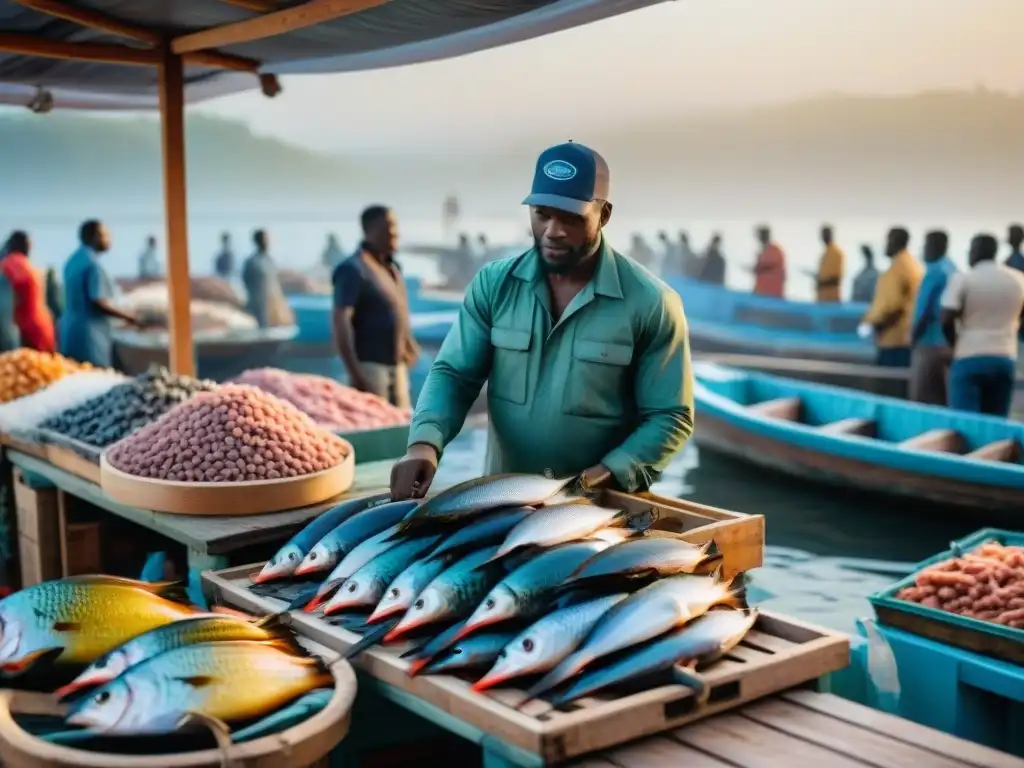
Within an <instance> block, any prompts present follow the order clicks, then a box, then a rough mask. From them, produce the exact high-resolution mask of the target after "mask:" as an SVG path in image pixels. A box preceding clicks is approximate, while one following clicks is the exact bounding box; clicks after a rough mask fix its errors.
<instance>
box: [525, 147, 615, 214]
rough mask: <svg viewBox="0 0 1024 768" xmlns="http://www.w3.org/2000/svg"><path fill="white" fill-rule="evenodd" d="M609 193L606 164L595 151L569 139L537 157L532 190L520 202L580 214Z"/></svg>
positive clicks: (609, 184)
mask: <svg viewBox="0 0 1024 768" xmlns="http://www.w3.org/2000/svg"><path fill="white" fill-rule="evenodd" d="M610 192H611V178H610V175H609V173H608V163H606V162H605V161H604V158H603V157H601V156H600V155H599V154H597V152H595V151H594V150H592V149H590V147H585V146H583V145H582V144H576V143H574V142H572V141H570V142H568V143H567V144H559V145H558V146H557V147H551V149H545V150H544V151H543V152H542V153H541V155H540V157H539V158H537V169H536V170H535V171H534V172H533V189H532V190H531V191H530V196H529V197H527V198H526V199H525V200H523V205H543V206H547V207H549V208H557V209H558V210H560V211H568V212H569V213H575V214H583V213H585V212H586V210H587V206H588V205H589V204H590V203H591V202H593V201H594V200H607V199H608V196H609V194H610Z"/></svg>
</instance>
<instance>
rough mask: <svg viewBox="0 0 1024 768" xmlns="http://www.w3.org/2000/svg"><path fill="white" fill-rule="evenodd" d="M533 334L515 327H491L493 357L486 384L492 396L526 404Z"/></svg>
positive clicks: (518, 403)
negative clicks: (489, 375)
mask: <svg viewBox="0 0 1024 768" xmlns="http://www.w3.org/2000/svg"><path fill="white" fill-rule="evenodd" d="M532 338H533V334H532V333H531V332H530V331H526V330H518V329H515V328H491V346H492V347H493V348H494V357H493V361H492V363H491V377H490V379H489V380H488V382H487V391H488V393H489V397H492V398H495V399H497V400H506V401H508V402H510V403H516V404H517V405H523V404H524V403H525V402H526V384H527V381H528V374H529V360H530V342H531V341H532Z"/></svg>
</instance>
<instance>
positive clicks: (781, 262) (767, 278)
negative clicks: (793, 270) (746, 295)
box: [750, 226, 786, 299]
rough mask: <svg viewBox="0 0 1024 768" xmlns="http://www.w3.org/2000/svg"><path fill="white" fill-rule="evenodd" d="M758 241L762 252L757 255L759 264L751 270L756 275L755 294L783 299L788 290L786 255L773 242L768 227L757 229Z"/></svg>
mask: <svg viewBox="0 0 1024 768" xmlns="http://www.w3.org/2000/svg"><path fill="white" fill-rule="evenodd" d="M757 240H758V242H759V243H760V244H761V252H760V253H759V254H758V255H757V263H756V264H755V265H754V266H753V267H751V268H750V271H751V272H753V273H754V293H756V294H757V295H758V296H774V297H775V298H779V299H781V298H782V295H783V293H785V288H786V254H785V253H783V252H782V249H781V248H780V247H779V246H778V245H776V244H775V243H774V242H772V232H771V230H770V229H768V227H763V226H762V227H758V228H757Z"/></svg>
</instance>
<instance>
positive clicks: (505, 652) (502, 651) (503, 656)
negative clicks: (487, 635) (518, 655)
mask: <svg viewBox="0 0 1024 768" xmlns="http://www.w3.org/2000/svg"><path fill="white" fill-rule="evenodd" d="M506 656H508V652H507V651H506V650H505V649H504V648H502V649H501V653H499V654H498V658H499V659H504V658H505V657H506Z"/></svg>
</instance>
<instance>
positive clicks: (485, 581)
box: [384, 547, 505, 642]
mask: <svg viewBox="0 0 1024 768" xmlns="http://www.w3.org/2000/svg"><path fill="white" fill-rule="evenodd" d="M496 550H497V547H487V548H485V549H481V550H479V551H477V552H474V553H473V554H471V555H466V557H464V558H462V559H461V560H459V561H458V562H456V563H455V565H453V566H452V567H451V568H449V569H448V570H446V571H444V572H443V573H442V574H441V575H440V576H438V577H437V578H435V579H434V580H433V581H432V582H430V584H428V585H427V586H426V588H425V589H424V590H423V591H422V592H421V593H420V594H419V596H418V597H417V598H416V600H415V601H414V602H413V604H412V605H411V606H410V607H409V610H407V611H406V612H405V616H403V617H402V620H401V621H400V622H399V623H398V626H397V627H395V628H394V629H393V630H391V632H389V633H388V635H387V636H386V637H385V638H384V639H385V640H386V641H388V642H391V641H393V640H397V639H398V638H399V637H401V636H402V635H404V634H406V633H408V632H410V631H412V630H414V629H416V628H417V627H422V626H425V625H427V624H435V623H437V622H440V621H446V620H455V619H461V618H463V617H464V616H468V615H469V614H470V613H472V612H473V609H474V608H476V606H477V605H478V604H479V603H480V601H481V600H482V599H483V598H484V596H485V595H486V594H487V593H488V592H489V591H490V589H491V587H493V586H494V585H495V584H497V583H498V582H499V581H500V580H501V578H502V577H503V576H504V575H505V569H504V567H503V566H501V565H500V564H499V563H488V561H489V560H490V559H491V557H493V555H494V553H495V551H496Z"/></svg>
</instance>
